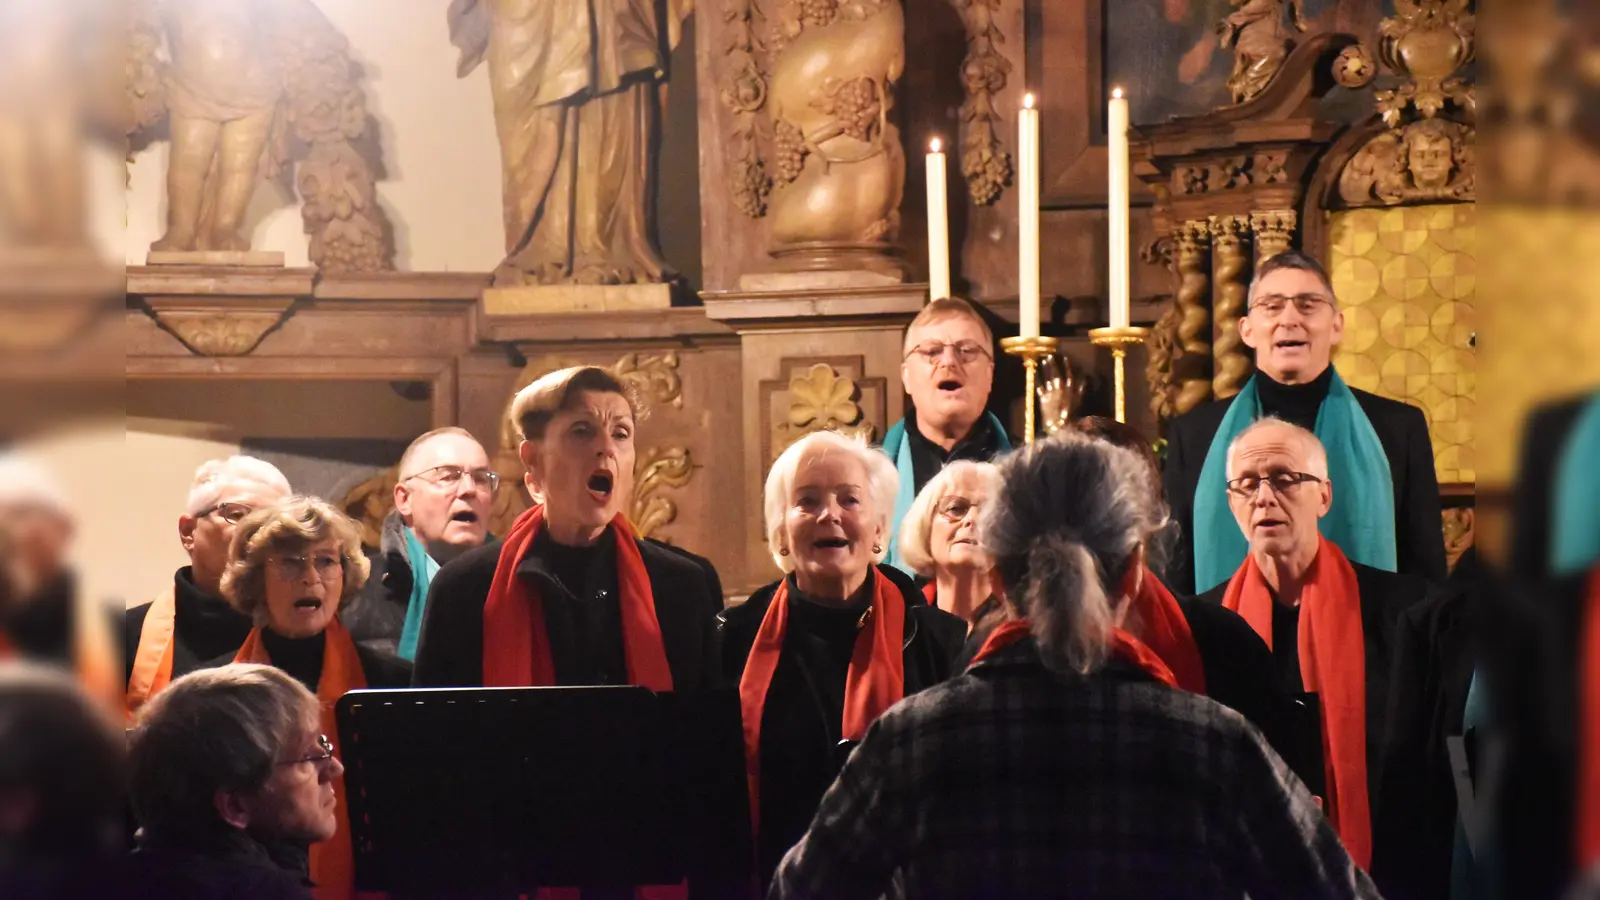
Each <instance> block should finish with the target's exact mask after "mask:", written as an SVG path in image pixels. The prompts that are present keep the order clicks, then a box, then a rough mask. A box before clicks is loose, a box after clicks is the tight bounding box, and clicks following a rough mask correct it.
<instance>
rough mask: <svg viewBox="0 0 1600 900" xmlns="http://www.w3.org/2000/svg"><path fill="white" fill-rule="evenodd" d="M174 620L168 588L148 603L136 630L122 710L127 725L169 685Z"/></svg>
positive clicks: (174, 605) (173, 596)
mask: <svg viewBox="0 0 1600 900" xmlns="http://www.w3.org/2000/svg"><path fill="white" fill-rule="evenodd" d="M177 619H178V600H177V592H176V590H175V589H174V588H173V587H172V586H171V585H168V586H167V589H166V590H165V591H162V592H161V595H160V596H158V597H156V599H154V600H152V601H151V602H150V608H149V609H148V610H146V611H145V615H144V625H143V626H141V627H140V629H139V649H138V650H137V651H136V652H135V654H134V657H133V674H132V675H131V676H129V677H128V691H127V694H126V695H125V697H124V708H125V711H126V714H127V720H128V723H129V724H132V722H133V718H134V716H135V715H137V714H138V712H139V709H140V708H141V707H143V706H144V705H145V704H146V703H148V702H149V700H150V698H151V697H154V696H155V695H156V694H157V693H159V692H160V691H161V689H162V688H165V687H166V686H167V685H168V684H170V683H171V682H172V654H173V649H172V636H173V633H174V631H175V630H176V626H177Z"/></svg>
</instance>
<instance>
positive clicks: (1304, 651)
mask: <svg viewBox="0 0 1600 900" xmlns="http://www.w3.org/2000/svg"><path fill="white" fill-rule="evenodd" d="M1320 540H1321V543H1320V545H1319V546H1318V549H1317V557H1316V559H1315V560H1313V561H1312V563H1311V568H1310V570H1308V571H1307V572H1306V576H1305V586H1304V587H1303V588H1301V592H1300V630H1299V648H1300V678H1301V680H1302V681H1303V682H1304V683H1305V688H1306V691H1307V692H1309V693H1315V694H1317V695H1318V696H1319V699H1320V701H1321V707H1322V757H1323V760H1324V767H1325V769H1326V772H1327V792H1328V796H1327V797H1326V798H1324V802H1323V809H1324V810H1326V811H1327V814H1328V820H1329V821H1330V822H1332V823H1333V827H1334V830H1335V831H1337V832H1339V837H1340V839H1341V840H1343V841H1344V846H1345V849H1346V850H1348V851H1349V852H1350V858H1351V859H1353V860H1355V862H1356V864H1357V865H1359V866H1361V868H1363V869H1365V868H1368V867H1369V866H1371V864H1372V814H1371V810H1370V809H1369V807H1368V800H1367V665H1366V644H1365V642H1364V639H1363V634H1362V628H1361V589H1360V586H1359V585H1358V583H1357V582H1356V570H1355V569H1354V568H1353V567H1352V566H1351V565H1350V561H1349V560H1348V559H1345V555H1344V553H1343V552H1341V551H1340V550H1339V548H1338V547H1336V546H1334V544H1333V543H1332V542H1331V541H1329V540H1328V539H1327V538H1325V537H1324V538H1321V539H1320ZM1273 603H1274V601H1273V599H1272V594H1271V592H1270V591H1269V590H1268V589H1267V582H1266V579H1265V578H1263V577H1262V575H1261V568H1260V567H1259V566H1258V565H1256V560H1255V557H1254V556H1246V557H1245V561H1244V565H1243V566H1240V567H1239V571H1238V572H1236V573H1234V576H1233V579H1232V580H1231V581H1229V582H1228V588H1227V591H1226V592H1225V593H1224V594H1223V597H1222V605H1223V606H1225V607H1227V608H1228V609H1231V610H1233V611H1234V612H1237V613H1238V614H1239V615H1241V616H1244V620H1245V621H1246V622H1249V623H1250V627H1251V628H1254V629H1255V631H1256V634H1259V635H1261V639H1262V640H1264V641H1266V642H1267V647H1268V649H1271V647H1272V609H1273Z"/></svg>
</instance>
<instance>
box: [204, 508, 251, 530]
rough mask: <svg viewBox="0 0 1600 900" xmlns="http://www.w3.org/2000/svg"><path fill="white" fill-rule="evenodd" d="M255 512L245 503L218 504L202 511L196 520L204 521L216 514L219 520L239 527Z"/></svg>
mask: <svg viewBox="0 0 1600 900" xmlns="http://www.w3.org/2000/svg"><path fill="white" fill-rule="evenodd" d="M253 512H255V510H254V509H252V508H251V507H249V506H246V505H245V504H243V503H218V504H216V505H214V506H208V507H206V508H205V509H202V510H201V511H200V512H199V514H198V515H196V516H195V518H196V519H204V518H205V517H206V516H209V515H212V514H215V515H216V517H217V518H219V519H221V520H222V521H224V522H227V523H228V524H229V525H237V524H239V523H240V522H242V521H244V517H245V516H248V515H250V514H251V513H253Z"/></svg>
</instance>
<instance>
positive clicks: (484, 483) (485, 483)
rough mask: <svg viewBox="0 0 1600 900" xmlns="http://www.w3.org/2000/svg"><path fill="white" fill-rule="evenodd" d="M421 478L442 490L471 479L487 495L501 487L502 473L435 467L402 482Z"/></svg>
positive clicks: (408, 477)
mask: <svg viewBox="0 0 1600 900" xmlns="http://www.w3.org/2000/svg"><path fill="white" fill-rule="evenodd" d="M413 478H421V479H422V480H423V481H426V482H428V483H429V484H434V485H438V486H439V487H442V488H452V487H455V486H456V485H458V484H460V483H461V479H463V478H471V479H472V483H473V484H475V485H477V486H478V488H479V489H481V490H483V491H484V492H486V493H490V494H492V493H494V492H495V490H496V489H497V488H499V487H500V473H499V472H496V471H495V470H493V469H468V468H466V467H464V466H434V467H433V468H431V469H423V470H422V471H421V472H418V473H417V474H415V475H409V476H407V477H405V478H403V479H401V480H402V481H410V480H411V479H413Z"/></svg>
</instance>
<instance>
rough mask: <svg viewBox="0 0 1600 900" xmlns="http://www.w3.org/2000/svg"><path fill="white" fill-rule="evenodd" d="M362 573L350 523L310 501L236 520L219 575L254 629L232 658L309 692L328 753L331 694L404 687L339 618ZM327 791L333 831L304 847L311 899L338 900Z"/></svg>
mask: <svg viewBox="0 0 1600 900" xmlns="http://www.w3.org/2000/svg"><path fill="white" fill-rule="evenodd" d="M367 566H368V563H367V559H366V557H365V556H364V555H362V553H361V531H360V528H359V526H357V525H356V523H355V522H353V521H351V520H350V518H349V517H348V516H346V515H345V514H344V513H342V512H340V511H339V510H337V509H335V508H334V507H333V505H332V504H329V503H326V502H324V501H322V500H319V499H317V498H315V497H291V498H290V499H288V500H286V501H284V502H283V503H280V504H277V505H276V506H268V507H264V508H262V509H258V510H256V511H255V512H252V513H251V514H250V515H248V516H246V517H245V518H244V519H243V520H242V521H240V522H239V525H238V527H237V528H236V529H235V531H234V534H233V543H232V544H230V545H229V547H228V568H227V571H226V572H224V573H223V576H222V593H223V596H224V597H226V598H227V600H228V602H229V603H231V604H232V605H233V607H234V608H235V609H237V610H239V611H240V612H241V613H244V614H245V615H247V616H249V617H250V618H251V619H252V620H253V621H254V622H255V623H256V624H255V627H254V628H252V629H251V631H250V635H249V636H248V637H246V638H245V641H244V646H243V647H240V648H239V652H238V653H236V654H234V656H233V661H234V662H236V663H256V664H260V665H268V666H275V667H277V668H279V669H282V670H283V671H284V672H286V673H288V674H289V675H291V676H293V677H294V678H295V680H297V681H299V682H300V683H301V684H303V685H305V687H306V688H307V689H308V690H310V691H312V692H313V693H315V694H316V697H317V700H318V702H319V704H320V707H321V727H322V733H323V734H325V735H327V737H328V739H329V741H330V742H331V744H330V746H331V747H332V748H333V751H337V749H338V740H339V729H338V725H337V722H336V721H335V719H334V704H336V703H337V702H338V701H339V698H340V697H342V696H344V695H345V694H346V693H348V692H350V691H353V690H361V689H364V688H385V687H390V688H392V687H405V686H407V685H408V684H410V681H411V670H410V666H408V665H407V664H406V662H405V661H404V660H402V659H400V658H398V657H395V656H390V655H388V654H385V653H381V652H379V651H376V650H372V649H370V648H367V647H361V646H358V645H357V644H356V642H355V640H354V639H352V638H351V637H350V632H349V631H346V630H345V627H344V625H343V624H342V623H341V622H340V621H339V607H340V604H341V603H342V602H343V601H344V600H345V599H346V598H348V597H353V596H355V595H356V593H357V592H358V591H360V590H361V586H362V585H363V584H365V583H366V580H367V571H368V568H367ZM167 690H169V691H170V690H172V687H169V688H168V689H167ZM160 696H161V695H157V699H160ZM333 786H334V796H335V803H336V810H335V812H336V815H337V818H338V823H339V827H338V831H337V833H336V834H335V835H334V836H333V838H332V839H331V840H324V841H321V842H319V843H316V844H314V845H312V847H311V878H312V880H313V881H315V882H316V883H317V885H318V886H319V888H320V892H319V897H332V898H343V897H348V896H350V895H351V893H352V892H353V891H354V883H355V882H354V858H353V856H352V851H351V845H350V828H349V822H348V820H347V818H346V813H345V797H344V780H343V778H342V777H341V778H337V779H334V782H333Z"/></svg>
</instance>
